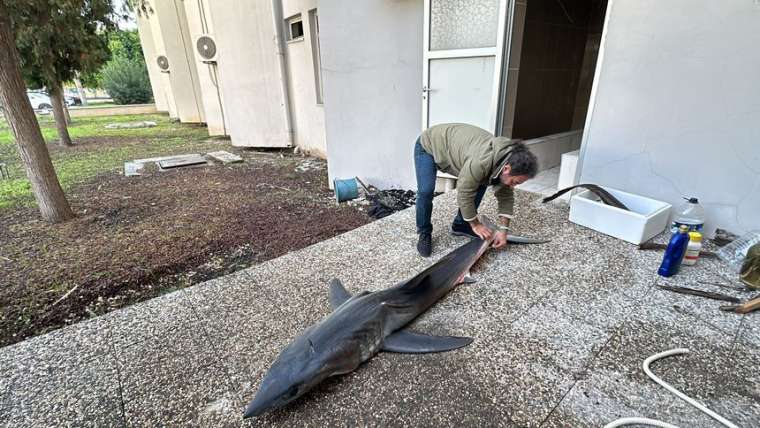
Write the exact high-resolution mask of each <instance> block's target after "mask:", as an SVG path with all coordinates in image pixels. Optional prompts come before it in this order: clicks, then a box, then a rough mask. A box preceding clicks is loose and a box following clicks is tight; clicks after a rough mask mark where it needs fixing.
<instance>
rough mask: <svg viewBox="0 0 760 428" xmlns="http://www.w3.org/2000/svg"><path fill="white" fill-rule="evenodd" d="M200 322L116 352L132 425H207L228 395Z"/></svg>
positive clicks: (123, 394)
mask: <svg viewBox="0 0 760 428" xmlns="http://www.w3.org/2000/svg"><path fill="white" fill-rule="evenodd" d="M199 330H200V327H199V326H198V325H189V326H187V328H186V329H181V330H176V331H175V332H174V333H173V334H171V335H170V336H168V337H153V338H149V339H147V340H145V341H144V342H142V343H141V344H140V346H131V347H128V348H126V349H124V350H122V351H121V352H118V353H117V355H116V360H117V365H118V368H119V379H120V383H121V390H122V397H123V400H124V412H125V415H126V418H127V419H128V420H129V422H130V424H131V425H137V426H144V425H164V426H172V425H174V426H177V425H187V424H191V425H201V426H202V425H204V423H203V422H204V421H205V420H207V419H209V418H210V419H215V418H216V413H217V412H216V410H217V409H218V408H219V407H220V406H221V407H222V410H223V409H224V407H225V406H226V405H225V404H224V403H226V402H227V400H229V398H228V396H229V394H230V385H229V382H228V379H227V376H226V375H225V371H224V368H223V367H222V366H221V364H220V361H219V358H218V355H217V354H216V353H215V352H214V351H213V350H214V348H213V346H212V344H211V343H210V341H209V340H207V338H206V336H205V335H204V334H198V332H199Z"/></svg>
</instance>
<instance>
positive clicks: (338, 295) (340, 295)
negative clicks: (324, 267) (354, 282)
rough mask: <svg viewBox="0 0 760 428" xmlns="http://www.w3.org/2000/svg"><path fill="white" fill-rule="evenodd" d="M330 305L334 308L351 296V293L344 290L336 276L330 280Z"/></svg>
mask: <svg viewBox="0 0 760 428" xmlns="http://www.w3.org/2000/svg"><path fill="white" fill-rule="evenodd" d="M329 298H330V307H331V308H332V309H333V310H335V309H337V308H338V306H340V305H342V304H343V302H345V301H346V300H348V299H350V298H351V293H349V292H348V290H346V287H344V286H343V283H342V282H340V280H339V279H338V278H333V279H332V280H330V296H329Z"/></svg>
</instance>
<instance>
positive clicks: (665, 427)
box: [604, 418, 678, 428]
mask: <svg viewBox="0 0 760 428" xmlns="http://www.w3.org/2000/svg"><path fill="white" fill-rule="evenodd" d="M634 424H635V425H651V426H653V427H661V428H678V426H676V425H671V424H669V423H667V422H663V421H658V420H656V419H647V418H620V419H618V420H616V421H612V422H610V423H608V424H607V425H605V426H604V428H616V427H622V426H623V425H634Z"/></svg>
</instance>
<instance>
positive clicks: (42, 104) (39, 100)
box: [26, 92, 53, 110]
mask: <svg viewBox="0 0 760 428" xmlns="http://www.w3.org/2000/svg"><path fill="white" fill-rule="evenodd" d="M26 96H27V97H29V102H30V103H31V104H32V108H33V109H35V110H51V109H52V108H53V102H52V101H50V97H49V96H47V95H46V94H43V93H41V92H27V93H26Z"/></svg>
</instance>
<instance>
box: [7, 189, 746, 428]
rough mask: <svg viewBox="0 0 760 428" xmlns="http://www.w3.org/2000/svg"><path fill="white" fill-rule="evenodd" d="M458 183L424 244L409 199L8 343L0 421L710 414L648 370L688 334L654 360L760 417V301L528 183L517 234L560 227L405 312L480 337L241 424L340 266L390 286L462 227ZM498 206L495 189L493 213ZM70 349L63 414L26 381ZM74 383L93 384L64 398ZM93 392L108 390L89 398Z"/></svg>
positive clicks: (52, 387) (482, 421)
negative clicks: (665, 279)
mask: <svg viewBox="0 0 760 428" xmlns="http://www.w3.org/2000/svg"><path fill="white" fill-rule="evenodd" d="M455 196H456V195H455V194H445V195H442V196H439V197H437V198H436V199H435V203H434V207H435V209H434V215H433V225H434V232H433V238H434V245H435V246H434V252H433V256H432V257H431V258H427V259H426V258H422V257H419V256H418V255H417V254H416V251H415V243H416V238H417V236H416V233H415V230H414V226H413V225H414V212H413V210H406V211H402V212H400V213H397V214H395V215H393V216H390V217H386V218H384V219H382V220H380V221H377V222H374V223H371V224H369V225H367V226H364V227H362V228H359V229H357V230H354V231H351V232H348V233H345V234H343V235H341V236H339V237H336V238H334V239H330V240H328V241H324V242H321V243H319V244H316V245H313V246H311V247H308V248H305V249H303V250H299V251H296V252H292V253H289V254H286V255H284V256H282V257H280V258H278V259H275V260H271V261H268V262H265V263H263V264H261V265H258V266H255V267H252V268H250V269H246V270H244V271H241V272H237V273H235V274H232V275H229V276H226V277H222V278H218V279H216V280H213V281H209V282H207V283H204V284H200V285H198V286H195V287H192V288H189V289H184V290H180V291H177V292H175V293H171V294H168V295H166V296H162V297H160V298H157V299H154V300H151V301H149V302H145V303H142V304H138V305H134V306H132V307H130V308H126V309H124V310H121V311H117V312H114V313H111V314H108V315H106V316H103V317H99V318H96V319H94V320H91V321H88V322H85V323H80V324H78V325H74V326H71V327H68V328H65V329H62V330H59V331H58V332H54V333H52V334H49V335H45V336H41V337H39V338H35V339H32V340H30V341H27V342H23V343H22V344H18V345H14V346H12V347H8V348H4V349H0V363H2V364H0V370H2V372H0V373H2V376H0V394H4V397H6V399H5V401H4V402H3V401H0V420H3V421H4V420H6V419H7V418H8V415H13V421H14V422H17V423H16V425H21V426H25V425H41V424H44V423H41V422H39V421H47V420H52V421H60V423H59V424H60V425H78V422H79V421H80V420H82V419H81V418H82V417H84V416H81V415H90V414H93V415H94V416H92V418H91V419H92V420H94V421H101V423H100V425H119V424H120V423H122V422H123V421H124V420H126V421H127V423H129V424H131V425H140V426H141V425H187V426H251V425H254V426H292V425H307V426H325V425H352V426H353V425H362V426H364V425H371V426H379V425H382V426H385V425H394V426H396V425H402V426H418V425H424V426H428V425H436V426H453V425H457V426H459V425H488V426H492V425H496V426H541V425H543V426H563V427H564V426H600V425H602V424H604V423H606V422H609V420H611V419H613V418H614V417H615V416H617V415H624V416H633V415H644V416H655V417H661V419H663V420H667V421H669V422H671V423H675V424H680V425H681V426H697V427H699V426H712V425H710V424H711V423H712V422H711V421H709V420H705V418H704V416H703V415H701V414H700V413H699V412H696V411H695V410H694V409H692V408H690V407H689V406H688V405H686V404H685V403H683V402H681V401H680V400H678V399H677V398H675V397H672V396H671V395H670V394H668V393H667V392H666V391H664V390H663V389H662V388H660V387H659V386H657V385H654V384H653V383H652V382H651V381H650V380H649V379H648V378H647V377H646V376H645V375H644V373H643V372H642V371H641V361H643V359H644V358H646V357H647V356H649V355H651V354H653V353H655V352H659V351H662V350H664V349H670V348H672V347H676V346H684V345H685V346H687V347H689V348H691V349H692V350H693V351H694V352H693V354H691V355H689V356H684V357H683V358H679V359H678V360H675V361H663V362H662V363H658V367H657V369H658V372H661V373H663V376H664V377H667V379H668V380H672V381H673V382H674V384H678V385H679V386H682V387H683V388H685V389H688V390H689V391H694V393H695V394H696V395H698V396H700V398H702V399H704V400H705V401H706V402H709V403H710V404H711V405H713V406H715V407H716V408H720V409H722V410H723V411H724V412H725V413H727V414H731V415H732V417H735V418H736V421H737V422H742V421H744V423H745V424H746V425H749V426H752V422H753V421H754V420H758V419H757V418H756V415H757V414H758V412H757V409H756V403H757V402H759V401H760V400H758V399H757V398H758V397H759V396H760V395H758V385H759V384H760V380H758V378H757V375H756V374H755V373H756V370H754V368H753V365H752V362H754V361H757V360H758V352H760V351H758V349H760V347H758V342H760V334H758V329H757V328H756V325H758V324H757V323H756V322H754V321H753V320H755V319H756V318H757V315H758V314H750V315H746V316H743V317H742V316H737V315H736V314H726V313H722V312H719V311H717V310H716V306H717V305H716V303H715V302H712V301H706V302H702V301H701V300H704V299H699V300H695V299H698V298H691V297H689V296H681V295H673V294H671V293H668V295H663V292H660V291H657V290H655V289H653V287H654V284H655V283H656V281H658V280H659V279H658V278H657V275H656V269H657V266H658V265H659V259H660V258H661V256H662V255H661V254H660V253H658V252H641V251H639V250H637V249H636V246H632V245H630V244H627V243H623V242H621V241H618V240H615V239H614V238H610V237H607V236H604V235H601V234H598V233H596V232H594V231H591V230H588V229H585V228H582V227H580V226H577V225H573V224H570V223H569V222H568V221H567V215H568V207H567V204H563V203H551V204H541V203H540V201H539V199H540V197H539V196H538V195H536V194H530V193H524V192H518V193H517V203H516V214H517V217H516V218H515V221H514V222H513V225H514V229H515V232H516V233H519V234H523V235H528V236H549V237H551V238H552V239H553V241H552V243H551V244H548V245H540V246H517V245H513V246H510V247H509V248H508V249H507V250H506V251H492V252H489V253H488V254H487V255H486V256H485V257H484V259H483V260H482V262H481V263H480V264H479V266H476V268H475V269H474V270H473V274H474V276H475V277H476V279H478V282H477V283H476V284H472V285H467V286H462V287H460V288H458V289H456V290H454V291H453V292H452V293H450V294H449V295H448V296H447V297H446V298H444V299H442V300H441V301H440V302H438V304H436V305H435V306H434V307H433V308H432V309H431V310H430V311H428V312H427V313H426V314H424V315H423V316H422V317H420V318H419V319H418V320H416V321H415V322H414V323H413V325H412V326H411V327H412V328H413V329H414V330H417V331H422V332H426V333H431V334H455V335H464V336H470V337H473V338H474V339H475V341H474V342H473V344H472V345H470V346H468V347H466V348H463V349H460V350H457V351H453V352H448V353H441V354H431V355H398V354H385V353H381V354H379V355H378V356H376V357H375V358H373V359H372V360H370V361H369V362H368V363H367V364H365V365H363V366H362V367H360V368H359V369H358V370H357V371H355V372H353V373H350V374H348V375H345V376H340V377H337V378H335V379H331V380H329V381H327V382H325V383H324V384H322V385H320V386H319V387H317V388H316V389H315V390H314V391H312V392H311V393H310V394H307V395H306V396H305V397H303V399H301V400H299V401H297V402H295V403H293V405H291V406H289V407H288V408H286V409H283V410H280V411H276V412H273V413H271V414H268V415H266V416H264V417H262V418H258V419H256V420H253V421H247V422H243V421H242V420H241V419H240V418H241V415H242V411H243V409H244V407H245V405H246V404H247V402H248V401H249V400H250V399H251V398H252V397H253V396H254V394H255V392H256V389H257V388H258V385H259V383H260V381H261V379H262V377H263V375H264V373H265V371H266V370H267V369H268V368H269V366H270V364H271V363H272V361H273V360H274V359H275V358H276V356H277V355H278V353H279V352H280V351H281V350H282V348H283V347H284V346H285V345H286V344H287V343H288V342H289V341H290V340H291V339H292V338H293V337H294V336H295V335H297V334H299V333H300V332H301V331H302V330H303V329H304V328H306V327H307V326H308V325H310V324H312V323H314V322H315V321H317V320H319V319H320V318H321V317H323V316H324V315H326V314H328V313H329V310H330V308H329V304H328V299H327V290H328V286H327V283H328V281H329V280H330V279H331V278H334V277H338V278H340V279H341V280H343V282H344V283H345V285H346V287H347V288H348V289H349V290H350V291H351V292H354V293H356V292H360V291H362V290H371V291H372V290H380V289H383V288H386V287H388V286H391V285H393V284H395V283H397V282H398V281H401V280H403V279H405V278H408V277H410V276H412V275H415V274H416V273H417V272H419V271H421V270H422V269H424V268H425V267H427V266H429V265H430V264H432V263H434V262H435V261H436V260H437V259H438V258H440V257H442V256H443V255H445V254H447V253H448V252H450V251H451V250H452V249H454V248H456V246H458V245H461V244H462V243H464V242H465V240H464V239H463V238H455V237H451V236H450V235H449V234H448V226H449V224H450V222H451V219H452V216H453V215H454V213H455V211H456V210H455V206H456V205H455ZM494 210H495V206H494V202H493V198H491V197H490V196H488V197H487V198H486V199H485V201H484V206H483V211H484V212H486V213H490V214H491V215H493V212H494ZM659 239H664V238H663V237H660V238H659ZM702 269H704V270H705V272H702V273H699V272H700V271H694V272H686V271H684V274H683V275H682V276H681V275H679V276H678V277H675V278H674V279H673V280H671V281H688V280H692V277H693V276H694V275H702V276H699V277H711V276H714V275H720V274H721V266H720V264H709V263H707V264H705V265H704V266H702ZM752 317H754V318H752ZM705 356H708V357H709V358H705ZM77 357H80V358H83V359H82V360H80V359H78V358H77ZM103 361H105V363H103ZM109 361H110V362H111V363H109ZM61 365H62V366H65V367H73V368H74V370H72V371H69V370H62V371H59V372H57V373H59V374H60V375H59V376H57V377H56V381H55V382H53V383H48V385H47V386H46V387H49V389H46V390H42V391H43V393H42V394H41V395H40V396H41V397H53V400H54V401H56V400H57V402H60V403H62V404H61V405H60V406H59V407H58V408H56V412H55V414H53V415H51V414H49V413H50V412H49V411H48V410H47V409H46V408H45V407H44V406H39V405H36V406H35V407H34V408H32V407H31V405H33V404H35V403H36V402H35V401H32V399H31V398H29V397H28V395H27V393H26V392H25V391H30V390H31V391H38V390H40V389H39V379H41V378H44V376H41V375H40V374H39V373H43V374H44V373H47V372H46V371H45V370H48V369H56V370H58V368H57V367H58V366H61ZM6 367H9V368H6ZM727 371H730V373H731V378H730V381H729V380H727V376H725V373H726V372H727ZM25 372H29V373H32V375H27V374H26V373H25ZM80 372H81V373H80ZM35 373H37V374H36V375H35ZM721 374H722V375H723V376H722V377H721V376H720V375H721ZM90 379H94V380H91V381H89V382H85V380H90ZM114 385H115V386H116V390H115V393H114V394H115V395H114V394H112V393H113V392H114V388H113V386H114ZM35 388H37V389H35ZM93 391H94V392H93ZM14 394H15V395H14ZM18 394H22V395H18ZM699 394H702V395H699ZM70 396H76V397H79V396H82V397H85V399H84V400H78V401H77V400H74V399H68V400H64V399H63V398H61V397H70ZM112 396H115V397H116V401H115V402H116V403H118V404H119V405H118V406H113V405H112V403H114V401H113V400H112V399H111V398H110V397H112ZM9 397H20V399H21V400H23V401H25V402H27V403H31V404H23V405H19V404H17V400H16V399H9ZM0 400H2V398H0ZM98 400H101V401H98ZM3 403H5V404H3ZM88 403H103V404H102V405H101V404H99V405H98V406H97V412H96V411H95V410H94V409H95V407H92V406H90V404H88ZM32 409H33V410H32ZM46 418H48V419H46ZM56 418H58V419H56ZM753 418H754V419H753ZM103 421H105V422H103Z"/></svg>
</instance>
